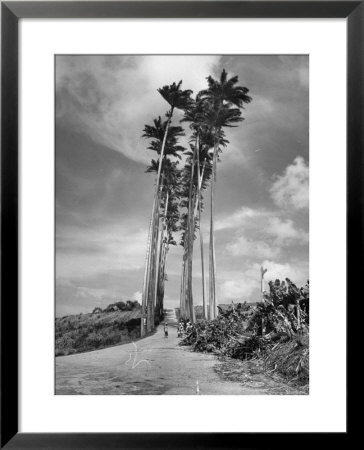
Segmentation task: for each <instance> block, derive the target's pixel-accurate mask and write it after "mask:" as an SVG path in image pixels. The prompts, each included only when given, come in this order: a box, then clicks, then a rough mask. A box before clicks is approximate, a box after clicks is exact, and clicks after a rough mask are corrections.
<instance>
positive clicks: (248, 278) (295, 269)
mask: <svg viewBox="0 0 364 450" xmlns="http://www.w3.org/2000/svg"><path fill="white" fill-rule="evenodd" d="M261 266H263V267H264V268H266V269H268V271H267V273H266V275H265V280H266V288H268V282H269V281H271V280H272V281H274V280H275V279H277V278H278V279H280V280H284V279H285V278H290V279H291V280H292V281H293V282H294V283H295V284H297V285H298V286H303V285H304V284H306V281H307V280H308V278H309V272H308V262H304V261H299V260H297V261H294V262H290V263H279V262H276V261H273V260H270V259H266V260H264V261H262V262H261V263H255V264H253V265H251V266H250V267H249V268H248V269H246V270H242V271H241V272H239V271H221V272H218V281H219V284H218V302H219V303H227V302H230V301H232V300H233V301H245V300H247V301H253V302H254V301H259V300H260V297H261V293H260V289H261V284H260V280H261V278H260V277H261V273H260V267H261Z"/></svg>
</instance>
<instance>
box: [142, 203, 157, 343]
mask: <svg viewBox="0 0 364 450" xmlns="http://www.w3.org/2000/svg"><path fill="white" fill-rule="evenodd" d="M154 208H155V199H154V201H153V211H152V216H151V218H150V223H149V232H148V242H147V252H146V255H145V267H144V279H143V293H142V317H141V321H140V336H141V337H144V336H145V334H146V319H147V299H148V286H149V277H150V250H151V238H152V228H153V227H152V225H153V212H154Z"/></svg>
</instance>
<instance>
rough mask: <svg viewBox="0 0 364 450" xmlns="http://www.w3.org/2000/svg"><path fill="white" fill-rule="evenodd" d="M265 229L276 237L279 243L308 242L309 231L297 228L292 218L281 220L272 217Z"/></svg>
mask: <svg viewBox="0 0 364 450" xmlns="http://www.w3.org/2000/svg"><path fill="white" fill-rule="evenodd" d="M265 231H266V232H267V233H268V234H270V235H272V236H274V237H275V243H276V244H277V245H289V244H291V243H293V242H296V243H302V244H305V243H307V242H308V233H306V232H305V231H303V230H301V229H298V228H295V225H294V223H293V221H292V220H290V219H287V220H281V219H280V218H278V217H271V218H269V220H268V223H267V226H266V228H265Z"/></svg>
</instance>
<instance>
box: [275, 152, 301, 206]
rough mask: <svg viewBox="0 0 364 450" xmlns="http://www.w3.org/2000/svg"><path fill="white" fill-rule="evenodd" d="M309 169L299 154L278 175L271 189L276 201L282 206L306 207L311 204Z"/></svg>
mask: <svg viewBox="0 0 364 450" xmlns="http://www.w3.org/2000/svg"><path fill="white" fill-rule="evenodd" d="M308 180H309V169H308V166H307V164H306V162H305V160H304V159H303V158H302V157H301V156H298V157H297V158H295V159H294V161H293V164H291V165H289V166H288V167H287V168H286V169H285V171H284V173H283V175H277V176H276V178H275V181H274V183H273V185H272V187H271V189H270V194H271V196H272V199H273V200H274V202H275V203H276V204H277V205H278V206H279V207H281V208H290V207H292V208H294V209H306V208H308V205H309V188H308Z"/></svg>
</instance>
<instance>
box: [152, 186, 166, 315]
mask: <svg viewBox="0 0 364 450" xmlns="http://www.w3.org/2000/svg"><path fill="white" fill-rule="evenodd" d="M168 199H169V192H168V191H167V196H166V200H165V207H164V214H163V220H162V230H161V231H160V233H159V235H160V236H159V245H158V247H159V257H158V264H157V270H156V273H157V276H158V282H157V289H156V298H155V303H156V305H157V314H158V318H159V320H160V319H161V299H160V296H159V295H158V291H160V290H161V287H162V284H164V279H163V280H162V279H161V277H162V274H161V269H163V258H164V255H163V253H164V252H163V248H164V246H163V238H164V230H165V228H166V227H167V212H168ZM163 278H164V276H163Z"/></svg>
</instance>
